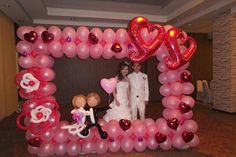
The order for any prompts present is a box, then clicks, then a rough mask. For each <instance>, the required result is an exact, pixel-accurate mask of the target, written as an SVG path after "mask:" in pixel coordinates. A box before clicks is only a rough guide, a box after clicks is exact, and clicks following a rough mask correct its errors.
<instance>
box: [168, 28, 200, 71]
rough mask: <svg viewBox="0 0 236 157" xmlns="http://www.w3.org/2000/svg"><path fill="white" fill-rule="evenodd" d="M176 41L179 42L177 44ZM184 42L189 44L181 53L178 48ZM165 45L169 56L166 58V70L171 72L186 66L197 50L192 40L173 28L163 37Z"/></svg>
mask: <svg viewBox="0 0 236 157" xmlns="http://www.w3.org/2000/svg"><path fill="white" fill-rule="evenodd" d="M177 40H178V41H180V43H178V42H177ZM186 42H188V43H189V46H188V48H187V49H186V50H185V52H183V53H181V51H180V47H179V46H180V45H184V44H185V43H186ZM165 44H166V47H167V49H168V51H169V54H170V56H169V57H166V59H165V63H166V66H167V68H169V69H171V70H175V69H178V68H179V67H181V66H183V65H184V64H186V63H187V62H188V61H189V60H190V58H191V57H192V56H193V54H194V53H195V50H196V48H197V46H196V42H195V40H194V39H193V38H191V37H189V36H186V35H185V34H184V32H183V31H181V30H180V29H178V28H175V27H173V28H171V29H169V30H168V31H167V33H166V35H165Z"/></svg>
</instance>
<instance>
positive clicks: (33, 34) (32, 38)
mask: <svg viewBox="0 0 236 157" xmlns="http://www.w3.org/2000/svg"><path fill="white" fill-rule="evenodd" d="M24 39H25V40H26V41H28V42H31V43H35V42H36V40H37V39H38V35H37V33H36V32H35V31H31V32H29V33H25V34H24Z"/></svg>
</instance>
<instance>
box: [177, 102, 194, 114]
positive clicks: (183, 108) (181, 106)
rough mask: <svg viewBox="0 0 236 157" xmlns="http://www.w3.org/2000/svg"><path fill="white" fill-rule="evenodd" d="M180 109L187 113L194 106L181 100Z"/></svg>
mask: <svg viewBox="0 0 236 157" xmlns="http://www.w3.org/2000/svg"><path fill="white" fill-rule="evenodd" d="M179 109H180V112H181V113H187V112H189V111H190V110H191V109H192V108H191V106H190V105H187V104H185V103H184V102H181V103H180V104H179Z"/></svg>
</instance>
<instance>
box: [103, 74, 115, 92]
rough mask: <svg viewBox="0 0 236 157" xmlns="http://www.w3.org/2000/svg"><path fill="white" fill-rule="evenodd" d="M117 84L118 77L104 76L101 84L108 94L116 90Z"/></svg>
mask: <svg viewBox="0 0 236 157" xmlns="http://www.w3.org/2000/svg"><path fill="white" fill-rule="evenodd" d="M116 84H117V79H116V78H114V77H113V78H110V79H106V78H103V79H102V80H101V81H100V85H101V86H102V88H103V89H104V90H105V91H106V92H107V93H108V94H111V93H112V92H113V91H114V89H115V88H116Z"/></svg>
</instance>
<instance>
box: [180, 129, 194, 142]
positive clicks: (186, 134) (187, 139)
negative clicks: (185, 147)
mask: <svg viewBox="0 0 236 157" xmlns="http://www.w3.org/2000/svg"><path fill="white" fill-rule="evenodd" d="M182 137H183V139H184V141H185V142H186V143H188V142H190V141H192V139H193V137H194V133H192V132H187V131H184V132H183V133H182Z"/></svg>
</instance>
